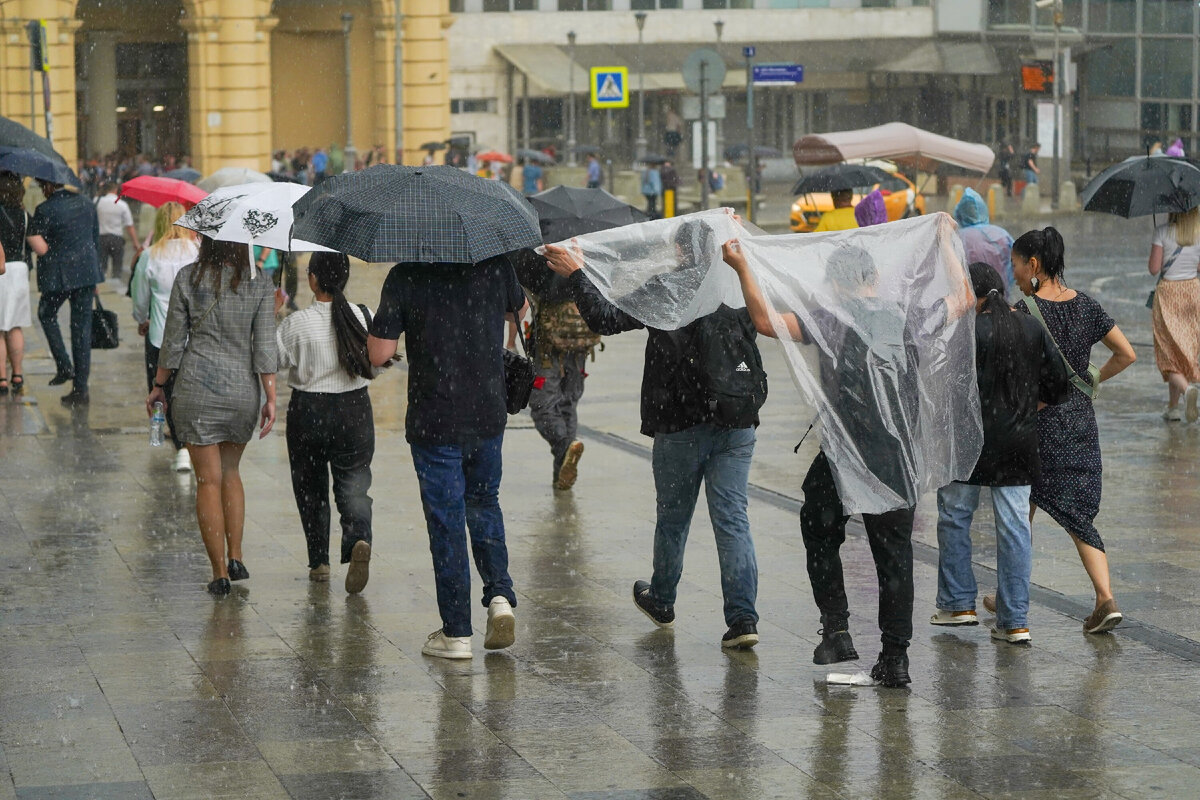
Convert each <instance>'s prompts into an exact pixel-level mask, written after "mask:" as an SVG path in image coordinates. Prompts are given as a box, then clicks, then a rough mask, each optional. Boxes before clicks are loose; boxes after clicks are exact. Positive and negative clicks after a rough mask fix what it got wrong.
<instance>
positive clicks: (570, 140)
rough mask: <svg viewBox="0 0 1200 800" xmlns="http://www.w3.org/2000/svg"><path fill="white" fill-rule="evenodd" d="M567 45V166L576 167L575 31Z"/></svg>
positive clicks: (571, 33)
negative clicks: (568, 47) (569, 64)
mask: <svg viewBox="0 0 1200 800" xmlns="http://www.w3.org/2000/svg"><path fill="white" fill-rule="evenodd" d="M567 44H568V45H569V46H570V50H569V51H568V52H569V54H570V55H569V58H570V60H571V66H570V67H569V68H568V70H567V72H568V75H569V77H568V78H567V83H568V85H569V86H570V90H569V91H568V97H567V166H570V167H577V166H579V161H578V160H577V159H576V158H575V31H571V32H570V33H568V34H567Z"/></svg>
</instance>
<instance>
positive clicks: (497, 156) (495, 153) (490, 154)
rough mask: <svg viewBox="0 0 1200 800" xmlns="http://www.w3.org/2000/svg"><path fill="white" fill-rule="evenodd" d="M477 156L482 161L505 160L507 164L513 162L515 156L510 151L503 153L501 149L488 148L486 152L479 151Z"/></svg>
mask: <svg viewBox="0 0 1200 800" xmlns="http://www.w3.org/2000/svg"><path fill="white" fill-rule="evenodd" d="M475 158H477V159H479V160H480V161H503V162H504V163H505V164H511V163H512V160H513V157H512V156H510V155H509V154H508V153H501V152H500V151H499V150H488V151H487V152H486V153H477V154H476V155H475Z"/></svg>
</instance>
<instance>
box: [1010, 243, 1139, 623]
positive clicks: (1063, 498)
mask: <svg viewBox="0 0 1200 800" xmlns="http://www.w3.org/2000/svg"><path fill="white" fill-rule="evenodd" d="M1063 253H1064V247H1063V240H1062V236H1061V235H1059V232H1058V231H1057V230H1055V229H1054V228H1046V229H1045V230H1041V231H1029V232H1028V233H1026V234H1024V235H1023V236H1022V237H1021V238H1020V239H1017V241H1016V242H1014V243H1013V248H1012V256H1013V272H1014V274H1015V276H1016V279H1017V285H1018V286H1019V287H1020V289H1021V291H1022V292H1023V293H1024V294H1025V295H1026V299H1024V300H1022V301H1021V302H1020V303H1018V304H1017V307H1018V308H1020V309H1022V310H1023V311H1026V312H1028V311H1029V304H1030V303H1036V304H1037V310H1038V311H1040V312H1041V317H1042V319H1043V320H1044V322H1045V325H1046V328H1047V330H1049V332H1050V336H1051V337H1052V338H1053V339H1054V342H1055V344H1057V345H1058V348H1059V350H1060V351H1061V352H1062V354H1063V356H1064V357H1065V358H1066V360H1067V363H1068V364H1070V366H1071V368H1072V369H1073V370H1075V374H1076V375H1079V376H1081V377H1082V378H1083V380H1084V381H1085V382H1089V381H1090V376H1089V375H1088V358H1089V356H1090V355H1091V352H1092V345H1094V344H1096V343H1097V342H1103V343H1104V346H1105V347H1107V348H1108V349H1109V350H1110V351H1111V352H1112V355H1111V356H1110V357H1109V359H1108V361H1106V362H1105V363H1104V366H1103V367H1101V368H1100V381H1101V382H1103V381H1106V380H1108V379H1109V378H1111V377H1113V376H1114V375H1116V374H1118V373H1120V372H1121V371H1122V370H1124V369H1125V368H1126V367H1128V366H1129V365H1130V364H1132V363H1133V362H1134V361H1136V360H1137V356H1136V355H1135V354H1134V352H1133V348H1132V347H1131V346H1130V344H1129V340H1128V339H1126V338H1125V334H1123V333H1121V329H1120V328H1118V327H1117V326H1116V323H1115V322H1113V319H1112V317H1110V316H1109V315H1108V314H1107V313H1106V312H1105V311H1104V309H1103V308H1101V306H1100V304H1099V303H1097V302H1096V301H1095V300H1093V299H1092V298H1091V297H1088V296H1087V295H1086V294H1084V293H1083V292H1077V291H1075V290H1074V289H1069V288H1067V286H1066V284H1064V283H1063V270H1064V269H1065V264H1064V263H1063ZM1038 451H1039V454H1040V456H1041V461H1042V474H1041V477H1040V478H1039V479H1038V480H1037V482H1036V483H1034V485H1033V493H1032V498H1031V504H1030V505H1031V507H1030V510H1029V519H1030V522H1032V521H1033V514H1034V512H1035V511H1036V510H1037V509H1038V508H1042V509H1044V510H1045V511H1046V513H1048V514H1049V515H1050V516H1051V517H1052V518H1053V519H1054V521H1055V522H1057V523H1058V524H1059V525H1061V526H1063V527H1064V528H1066V530H1067V533H1069V534H1070V535H1071V540H1072V541H1073V542H1074V543H1075V548H1076V549H1077V550H1078V551H1079V558H1080V560H1081V561H1083V568H1084V569H1085V570H1087V574H1088V577H1089V578H1091V580H1092V586H1093V587H1094V588H1095V590H1096V607H1095V609H1094V610H1093V611H1092V613H1091V615H1089V616H1088V618H1087V619H1086V620H1084V623H1083V629H1084V631H1085V632H1086V633H1103V632H1105V631H1110V630H1112V629H1113V628H1115V627H1116V626H1117V625H1119V624H1120V622H1121V619H1122V617H1121V612H1120V610H1119V609H1118V608H1117V602H1116V600H1115V599H1114V598H1113V594H1112V586H1111V583H1110V581H1109V575H1108V557H1107V556H1106V555H1105V552H1104V542H1103V541H1102V540H1101V539H1100V533H1099V531H1097V530H1096V526H1095V524H1093V521H1094V520H1095V518H1096V514H1097V513H1098V512H1099V511H1100V488H1101V478H1102V476H1103V465H1102V463H1101V460H1100V433H1099V430H1098V429H1097V427H1096V412H1095V409H1094V408H1093V407H1092V398H1091V396H1090V395H1089V394H1085V393H1084V392H1083V391H1081V390H1080V389H1079V388H1075V390H1074V392H1072V394H1071V398H1070V399H1069V400H1067V401H1066V402H1065V403H1062V404H1060V405H1057V406H1047V407H1045V408H1043V409H1041V411H1039V412H1038Z"/></svg>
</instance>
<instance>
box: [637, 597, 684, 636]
mask: <svg viewBox="0 0 1200 800" xmlns="http://www.w3.org/2000/svg"><path fill="white" fill-rule="evenodd" d="M633 607H634V608H636V609H637V610H638V611H640V612H642V613H643V614H645V615H646V619H648V620H650V621H651V622H653V623H654V624H655V625H657V626H658V627H660V628H670V627H672V626H673V625H674V624H675V620H671V621H670V622H660V621H659V620H657V619H655V618H654V616H653V615H652V614H651V613H650V612H649V611H647V610H646V609H644V608H642V607H641V605H640V604H639V603H638V601H637V595H636V594H635V595H634V596H633Z"/></svg>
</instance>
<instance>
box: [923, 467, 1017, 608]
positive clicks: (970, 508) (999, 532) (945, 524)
mask: <svg viewBox="0 0 1200 800" xmlns="http://www.w3.org/2000/svg"><path fill="white" fill-rule="evenodd" d="M1029 488H1030V487H1028V486H993V487H992V513H993V515H994V516H995V518H996V578H997V585H996V626H997V627H998V628H1000V629H1001V630H1012V629H1013V628H1025V627H1028V625H1027V619H1026V617H1027V615H1028V614H1029V575H1030V573H1031V572H1032V570H1033V537H1032V535H1031V532H1030V529H1029ZM979 489H980V487H978V486H972V485H970V484H966V483H952V484H950V485H949V486H943V487H942V488H941V489H938V528H937V533H938V592H937V607H938V608H943V609H946V610H947V611H968V610H972V609H974V608H975V595H976V591H977V590H976V587H975V574H974V572H972V570H971V520H972V518H973V517H974V515H975V509H976V508H978V507H979Z"/></svg>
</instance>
